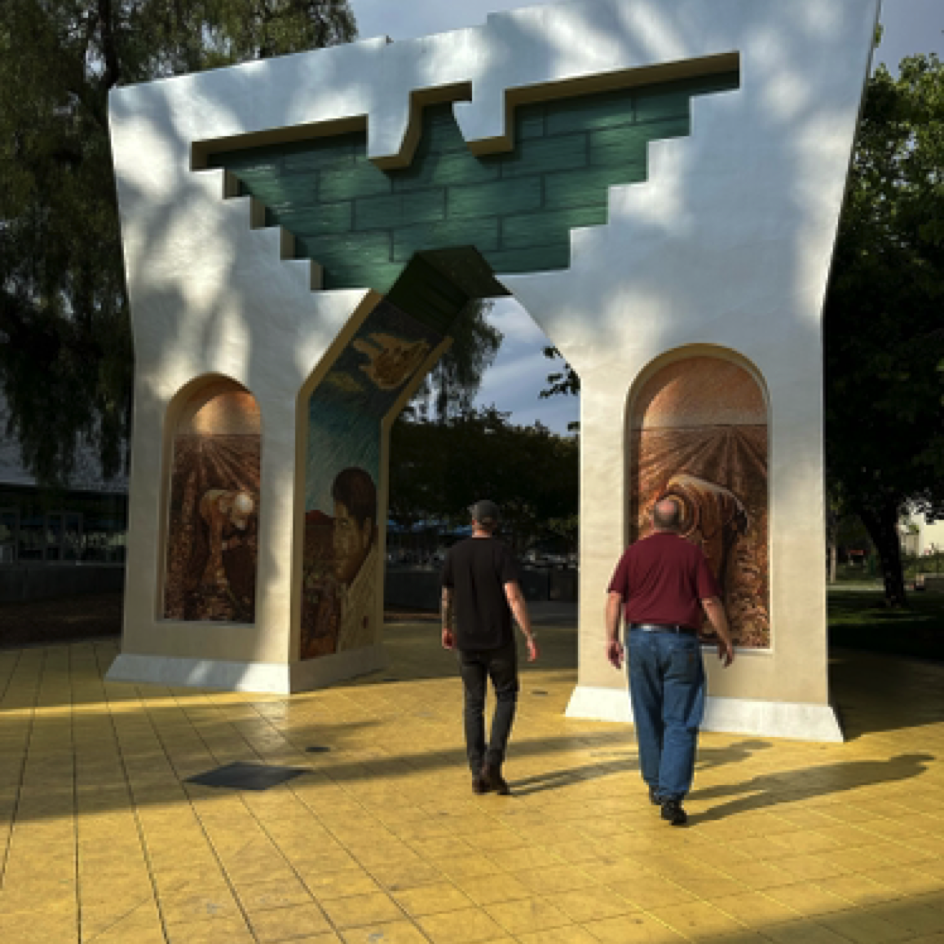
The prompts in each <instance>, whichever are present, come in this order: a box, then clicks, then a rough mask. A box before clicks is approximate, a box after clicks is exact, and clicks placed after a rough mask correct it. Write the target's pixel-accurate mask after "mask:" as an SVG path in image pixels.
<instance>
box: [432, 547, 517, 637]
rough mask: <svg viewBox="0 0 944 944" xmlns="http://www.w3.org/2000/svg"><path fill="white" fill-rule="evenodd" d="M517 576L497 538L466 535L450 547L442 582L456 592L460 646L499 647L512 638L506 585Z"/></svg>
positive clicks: (457, 631) (512, 561) (509, 558)
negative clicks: (464, 538) (467, 536)
mask: <svg viewBox="0 0 944 944" xmlns="http://www.w3.org/2000/svg"><path fill="white" fill-rule="evenodd" d="M517 579H518V564H517V562H516V561H515V557H514V555H513V554H512V553H511V551H510V550H509V549H508V547H506V546H505V545H504V544H503V543H502V542H501V541H499V540H498V539H497V538H467V539H466V540H465V541H461V542H460V543H459V544H456V545H455V546H454V547H452V548H450V550H449V552H448V553H447V554H446V563H445V564H444V565H443V572H442V585H443V586H444V587H449V588H451V589H452V590H453V591H454V593H455V613H456V646H457V647H458V648H459V649H465V650H470V649H500V648H501V647H502V646H505V645H507V644H508V643H510V642H511V641H512V638H513V636H512V630H511V607H509V606H508V599H507V598H506V596H505V584H506V583H511V581H513V580H517Z"/></svg>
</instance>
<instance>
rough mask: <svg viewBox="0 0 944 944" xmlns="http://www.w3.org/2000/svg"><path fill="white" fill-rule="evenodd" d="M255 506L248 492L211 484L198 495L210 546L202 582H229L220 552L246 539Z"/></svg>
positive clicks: (232, 547)
mask: <svg viewBox="0 0 944 944" xmlns="http://www.w3.org/2000/svg"><path fill="white" fill-rule="evenodd" d="M255 509H256V503H255V502H254V501H253V500H252V496H251V495H249V493H248V492H236V491H224V490H223V489H218V488H214V489H210V491H208V492H206V493H205V494H204V496H203V497H202V498H201V499H200V518H201V520H202V521H203V523H204V524H205V525H206V527H207V530H208V538H209V540H208V544H209V550H210V556H209V558H208V560H207V564H206V568H205V569H204V571H203V578H202V581H201V582H202V583H204V584H210V585H213V584H215V585H217V586H220V587H225V586H227V585H228V583H229V581H228V580H227V578H226V568H225V567H224V566H223V553H224V552H225V551H232V550H235V549H236V548H237V547H240V546H241V545H243V544H245V543H246V542H247V539H248V535H247V529H248V528H249V522H250V519H251V518H252V516H253V513H254V512H255Z"/></svg>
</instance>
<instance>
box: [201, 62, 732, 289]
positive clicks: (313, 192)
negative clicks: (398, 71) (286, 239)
mask: <svg viewBox="0 0 944 944" xmlns="http://www.w3.org/2000/svg"><path fill="white" fill-rule="evenodd" d="M737 86H738V77H737V75H736V74H725V75H716V76H709V77H705V78H701V79H688V80H684V81H679V82H671V83H666V84H663V85H658V86H650V87H647V88H645V89H635V90H626V91H618V92H606V93H600V94H594V95H584V96H581V97H579V98H570V99H565V100H562V101H559V102H548V103H544V104H538V105H526V106H522V107H519V108H518V109H517V110H516V113H515V147H514V150H513V151H512V152H510V153H505V154H497V155H490V156H487V157H476V156H474V155H473V154H472V153H470V151H469V150H468V148H467V146H466V143H465V141H464V140H463V139H462V136H461V134H460V132H459V128H458V126H457V125H456V122H455V119H454V118H453V115H452V106H451V105H436V106H430V107H428V108H426V109H425V110H424V113H423V129H422V138H421V140H420V144H419V146H418V148H417V151H416V155H415V157H414V159H413V163H412V164H411V166H410V167H408V168H404V169H401V170H389V171H383V170H379V169H378V168H377V167H375V166H374V165H373V164H372V163H371V162H370V161H368V160H367V156H366V134H364V133H357V134H348V135H343V136H338V137H334V138H321V139H317V140H311V141H303V142H296V143H292V144H283V145H277V146H271V147H265V148H255V149H251V150H243V151H232V152H227V153H220V154H216V155H214V156H213V157H212V158H211V159H210V164H211V166H214V167H225V168H227V169H229V170H231V171H232V172H233V173H234V174H235V175H236V176H237V178H238V179H239V181H240V189H241V192H242V193H244V194H252V195H253V196H255V197H257V198H258V199H259V200H260V201H261V202H262V203H263V204H265V206H266V222H267V223H268V224H270V225H281V226H284V227H285V228H286V229H287V230H288V231H289V232H291V233H293V234H294V235H295V238H296V241H295V246H296V254H297V255H298V256H299V257H300V258H311V259H315V260H316V261H317V262H319V263H321V265H322V266H323V267H324V272H325V288H367V287H369V288H373V289H376V290H377V291H379V292H382V293H386V292H387V291H388V290H389V289H390V287H391V286H392V285H393V284H394V283H395V282H396V280H397V278H398V277H399V275H400V273H401V272H402V271H403V268H404V266H405V264H406V263H407V262H409V260H410V258H411V257H412V255H413V253H415V252H418V251H421V250H432V249H448V248H451V247H455V246H474V247H475V248H476V249H478V251H479V252H480V253H481V254H482V256H483V257H484V258H485V259H486V261H487V262H488V263H489V264H490V265H491V267H492V268H493V269H494V271H495V273H496V274H498V275H501V274H503V273H513V272H534V271H543V270H547V269H563V268H566V267H567V266H569V265H570V231H571V229H573V228H575V227H580V226H595V225H599V224H602V223H605V222H606V220H607V188H608V187H611V186H614V185H618V184H629V183H638V182H642V181H644V180H645V179H646V154H647V145H648V143H649V142H650V141H653V140H656V139H661V138H674V137H679V136H682V135H687V134H688V133H689V129H690V117H689V107H690V102H691V98H692V96H693V95H702V94H707V93H710V92H717V91H727V90H729V89H733V88H737Z"/></svg>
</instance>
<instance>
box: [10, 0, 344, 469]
mask: <svg viewBox="0 0 944 944" xmlns="http://www.w3.org/2000/svg"><path fill="white" fill-rule="evenodd" d="M3 11H4V12H3V19H2V23H0V179H2V181H3V186H2V187H0V389H2V391H3V394H4V396H5V398H6V400H7V403H8V406H9V411H10V424H9V428H8V429H7V430H6V432H7V434H13V435H15V436H16V437H17V438H18V440H19V442H20V445H21V449H22V452H23V457H24V461H25V463H26V465H27V467H28V468H29V469H30V470H31V471H32V472H33V474H34V475H35V476H36V477H37V479H38V480H39V481H40V482H42V483H44V484H47V485H59V486H62V485H65V484H66V483H67V482H68V479H69V476H70V473H71V472H72V469H73V467H74V458H75V449H76V444H77V441H78V440H79V439H83V438H84V439H85V440H87V441H89V442H91V443H92V444H93V445H94V446H95V447H97V449H98V451H99V453H100V455H101V457H102V462H103V470H104V472H105V475H106V476H110V475H112V474H114V473H115V472H116V471H117V470H118V468H119V467H120V466H121V464H122V461H123V458H124V448H125V443H126V442H127V438H128V427H129V422H130V416H131V389H132V372H133V354H132V346H131V331H130V324H129V317H128V300H127V296H126V292H125V286H124V275H123V271H122V253H121V243H120V238H119V229H118V214H117V205H116V196H115V183H114V178H113V174H112V163H111V154H110V148H109V137H108V114H107V101H108V92H109V90H110V89H112V88H114V87H115V86H117V85H123V84H127V83H131V82H142V81H146V80H148V79H153V78H157V77H162V76H169V75H176V74H180V73H184V72H192V71H198V70H200V69H206V68H212V67H216V66H222V65H229V64H231V63H236V62H241V61H245V60H248V59H255V58H259V57H262V56H271V55H277V54H281V53H290V52H297V51H300V50H305V49H311V48H315V47H319V46H327V45H332V44H334V43H338V42H346V41H348V40H351V39H353V38H354V36H355V35H356V28H355V22H354V17H353V14H352V13H351V10H350V7H349V4H348V2H347V0H194V2H188V3H178V2H174V0H5V3H4V7H3Z"/></svg>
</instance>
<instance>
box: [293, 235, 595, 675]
mask: <svg viewBox="0 0 944 944" xmlns="http://www.w3.org/2000/svg"><path fill="white" fill-rule="evenodd" d="M508 294H509V292H508V291H507V290H506V289H505V288H504V286H502V285H501V284H500V283H499V282H498V281H497V280H496V278H495V276H494V275H493V272H492V268H491V266H490V265H489V264H488V263H487V262H486V261H485V259H484V258H483V257H482V255H481V254H480V253H479V252H478V251H477V249H475V248H474V247H471V246H466V247H456V248H453V249H446V250H436V251H431V252H419V253H417V254H415V255H414V257H413V258H412V260H411V262H410V263H409V265H408V266H407V268H406V270H405V271H404V273H403V275H402V276H401V277H400V279H398V281H397V282H396V284H395V285H394V286H393V287H392V288H391V290H390V292H389V293H388V294H387V296H386V297H381V296H379V295H378V296H375V302H374V304H373V305H372V306H371V307H369V308H368V310H367V312H366V314H365V315H364V316H363V317H362V318H360V319H359V320H358V321H357V323H356V324H355V325H353V326H349V327H350V328H352V330H351V332H350V334H349V337H348V340H347V342H346V344H345V346H344V348H343V350H342V351H341V352H340V353H339V355H338V356H337V357H336V358H335V360H334V361H333V363H332V365H331V367H330V368H329V369H328V370H327V372H326V373H325V374H324V375H323V376H322V378H321V380H320V381H319V382H318V383H317V385H316V386H315V387H314V389H313V390H312V391H311V394H310V397H309V398H308V401H307V421H308V425H307V444H306V447H305V453H304V457H305V483H304V526H303V535H304V537H303V538H302V539H301V544H302V548H303V550H302V554H301V558H302V564H301V576H300V581H301V588H300V591H301V592H300V595H299V601H300V602H299V624H300V632H299V643H298V650H297V651H298V657H299V658H300V660H301V661H307V660H312V659H318V658H321V657H324V656H332V655H339V654H342V653H346V652H348V651H350V650H357V649H368V648H370V647H372V646H375V645H377V644H379V642H380V640H381V627H382V622H383V602H384V600H383V597H384V593H383V588H384V576H385V567H386V530H387V525H388V510H389V507H390V501H389V481H390V475H389V467H390V432H391V428H392V426H393V423H394V421H395V420H396V418H397V416H398V415H399V414H400V413H401V412H402V410H403V408H404V407H405V406H406V405H407V403H409V401H410V400H411V399H412V398H413V396H414V394H415V393H416V392H417V390H418V388H419V387H420V385H421V384H422V382H423V380H424V379H425V377H426V376H427V375H428V374H429V372H430V371H431V370H432V369H433V368H434V367H435V365H436V363H437V362H438V360H439V359H440V357H441V356H442V355H443V353H445V351H446V350H447V349H448V347H449V346H450V344H451V343H452V333H453V331H454V330H455V326H456V325H457V323H458V322H459V319H460V318H462V316H463V313H464V312H465V311H466V309H467V307H468V305H469V303H470V302H474V301H477V300H481V299H486V298H493V297H496V296H502V295H505V296H507V295H508ZM355 320H357V319H355ZM394 459H396V457H394ZM475 497H476V496H474V495H472V496H469V499H468V500H469V501H472V500H474V499H475ZM479 497H481V496H479ZM575 499H576V494H575Z"/></svg>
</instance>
